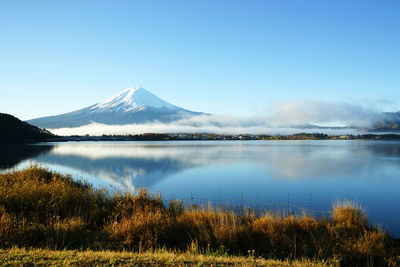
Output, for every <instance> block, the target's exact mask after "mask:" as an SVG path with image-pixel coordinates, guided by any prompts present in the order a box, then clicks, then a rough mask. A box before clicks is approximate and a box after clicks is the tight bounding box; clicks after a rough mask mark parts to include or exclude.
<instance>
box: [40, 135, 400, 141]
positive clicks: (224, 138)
mask: <svg viewBox="0 0 400 267" xmlns="http://www.w3.org/2000/svg"><path fill="white" fill-rule="evenodd" d="M246 140H261V141H263V140H381V141H397V140H400V134H393V133H382V134H381V133H379V134H375V133H371V134H361V135H353V134H346V135H328V134H324V133H296V134H292V135H266V134H236V135H230V134H210V133H144V134H136V135H130V134H128V135H101V136H91V135H72V136H58V137H54V138H50V139H44V140H41V141H45V142H69V141H246Z"/></svg>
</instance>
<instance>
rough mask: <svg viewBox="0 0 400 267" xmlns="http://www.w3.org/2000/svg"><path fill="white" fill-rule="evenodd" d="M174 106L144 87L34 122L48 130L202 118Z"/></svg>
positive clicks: (32, 121)
mask: <svg viewBox="0 0 400 267" xmlns="http://www.w3.org/2000/svg"><path fill="white" fill-rule="evenodd" d="M200 114H202V113H200V112H193V111H190V110H186V109H183V108H180V107H177V106H174V105H172V104H170V103H168V102H166V101H164V100H162V99H161V98H159V97H157V96H155V95H154V94H152V93H150V92H149V91H147V90H146V89H144V88H143V87H140V86H135V87H130V88H127V89H125V90H123V91H121V92H119V93H118V94H116V95H115V96H113V97H112V98H110V99H107V100H106V101H104V102H100V103H97V104H94V105H91V106H89V107H86V108H82V109H79V110H75V111H72V112H68V113H65V114H60V115H56V116H49V117H43V118H37V119H33V120H30V121H29V122H30V123H32V124H34V125H37V126H40V127H44V128H47V129H56V128H66V127H69V128H70V127H79V126H83V125H88V124H91V123H93V122H96V123H102V124H110V125H112V124H114V125H115V124H119V125H125V124H139V123H147V122H156V121H157V122H171V121H174V120H180V119H184V118H188V117H190V116H195V115H200Z"/></svg>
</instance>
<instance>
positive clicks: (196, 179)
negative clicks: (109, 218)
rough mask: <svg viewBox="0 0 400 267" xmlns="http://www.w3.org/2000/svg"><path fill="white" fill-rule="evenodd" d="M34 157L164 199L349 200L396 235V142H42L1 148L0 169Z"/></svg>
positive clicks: (278, 204)
mask: <svg viewBox="0 0 400 267" xmlns="http://www.w3.org/2000/svg"><path fill="white" fill-rule="evenodd" d="M31 161H38V162H40V163H43V164H44V165H46V166H48V167H50V168H51V169H55V170H58V171H62V172H66V173H72V174H73V175H74V177H75V178H76V179H82V178H83V179H86V180H88V181H89V182H90V183H92V184H94V185H95V186H96V187H107V188H111V189H113V190H129V191H135V190H137V188H138V187H147V188H148V189H150V190H151V191H153V192H156V191H160V192H161V193H162V195H163V197H164V198H165V199H170V198H171V197H175V198H178V199H184V200H186V201H188V200H192V201H193V202H201V201H207V200H209V201H212V202H217V203H218V202H219V203H225V204H229V205H232V206H241V205H246V206H251V207H256V208H257V207H258V208H277V209H289V210H290V211H294V212H296V211H298V207H304V208H307V211H308V212H310V213H313V214H314V215H327V213H326V212H327V211H328V210H329V209H330V207H331V203H332V201H336V200H343V199H348V200H355V201H357V202H358V203H359V204H360V205H361V206H362V207H364V208H365V210H366V212H367V214H368V216H369V218H370V219H371V221H372V223H374V224H379V225H382V226H383V227H384V228H385V229H387V230H388V231H389V232H390V233H392V234H393V235H395V236H397V237H400V213H399V205H400V192H399V191H400V142H374V141H248V142H243V141H228V142H223V141H216V142H215V141H199V142H195V141H185V142H76V143H72V142H71V143H52V144H49V143H46V144H40V145H32V146H29V147H28V148H21V147H20V148H13V147H9V148H7V149H2V152H1V154H0V166H3V167H12V166H16V167H17V168H19V167H23V166H26V165H27V164H29V162H31Z"/></svg>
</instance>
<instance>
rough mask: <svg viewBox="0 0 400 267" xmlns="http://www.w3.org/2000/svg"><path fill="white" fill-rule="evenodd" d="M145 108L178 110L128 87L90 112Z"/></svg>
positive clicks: (139, 90)
mask: <svg viewBox="0 0 400 267" xmlns="http://www.w3.org/2000/svg"><path fill="white" fill-rule="evenodd" d="M147 107H151V108H157V109H169V110H178V109H180V108H178V107H177V106H174V105H171V104H170V103H168V102H166V101H164V100H162V99H161V98H159V97H157V96H155V95H154V94H152V93H150V92H149V91H147V90H146V89H144V88H143V87H140V86H135V87H129V88H127V89H125V90H123V91H122V92H120V93H118V94H116V95H115V96H114V97H112V98H110V99H107V100H106V101H104V102H101V103H98V104H96V105H94V106H92V107H91V110H93V111H94V110H100V109H101V110H108V111H118V112H121V111H123V112H127V111H135V110H143V109H145V108H147Z"/></svg>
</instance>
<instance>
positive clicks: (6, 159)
mask: <svg viewBox="0 0 400 267" xmlns="http://www.w3.org/2000/svg"><path fill="white" fill-rule="evenodd" d="M52 148H53V146H52V145H0V170H1V169H9V168H12V167H14V166H16V165H17V164H18V163H20V162H21V161H23V160H27V159H32V158H35V157H37V156H38V155H40V154H43V153H47V152H49V151H50V150H51V149H52Z"/></svg>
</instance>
